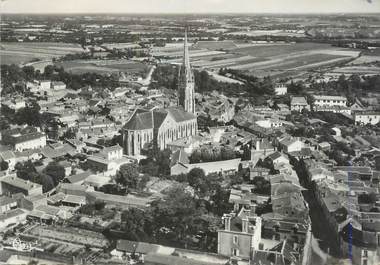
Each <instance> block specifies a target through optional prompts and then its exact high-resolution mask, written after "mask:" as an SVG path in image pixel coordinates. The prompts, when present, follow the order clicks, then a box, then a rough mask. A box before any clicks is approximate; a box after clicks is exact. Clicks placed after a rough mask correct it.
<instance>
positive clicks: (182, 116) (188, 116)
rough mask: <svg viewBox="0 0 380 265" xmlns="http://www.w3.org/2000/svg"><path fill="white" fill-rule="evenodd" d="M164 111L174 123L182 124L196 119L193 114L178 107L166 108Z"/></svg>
mask: <svg viewBox="0 0 380 265" xmlns="http://www.w3.org/2000/svg"><path fill="white" fill-rule="evenodd" d="M165 111H167V113H169V114H170V115H171V116H172V117H173V119H174V120H175V121H176V122H182V121H187V120H192V119H195V118H196V116H195V115H194V114H192V113H190V112H186V111H184V110H183V109H182V108H178V107H172V108H167V109H165Z"/></svg>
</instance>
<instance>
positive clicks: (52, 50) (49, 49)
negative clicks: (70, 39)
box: [0, 42, 83, 64]
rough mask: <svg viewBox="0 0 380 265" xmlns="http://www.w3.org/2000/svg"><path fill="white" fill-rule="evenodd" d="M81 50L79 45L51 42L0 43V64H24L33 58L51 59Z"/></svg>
mask: <svg viewBox="0 0 380 265" xmlns="http://www.w3.org/2000/svg"><path fill="white" fill-rule="evenodd" d="M79 52H83V49H82V47H81V46H80V45H77V44H69V43H53V42H39V43H37V42H15V43H13V42H12V43H2V44H1V45H0V63H1V64H24V63H28V62H31V61H34V60H51V59H52V58H54V57H55V58H58V57H61V56H64V55H66V54H69V53H79Z"/></svg>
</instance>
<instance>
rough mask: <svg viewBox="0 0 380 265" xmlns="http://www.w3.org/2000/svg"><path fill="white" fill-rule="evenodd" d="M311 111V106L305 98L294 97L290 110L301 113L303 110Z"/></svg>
mask: <svg viewBox="0 0 380 265" xmlns="http://www.w3.org/2000/svg"><path fill="white" fill-rule="evenodd" d="M304 109H305V110H310V106H309V104H308V103H307V101H306V99H305V98H304V97H292V99H291V101H290V110H291V111H297V112H301V111H302V110H304Z"/></svg>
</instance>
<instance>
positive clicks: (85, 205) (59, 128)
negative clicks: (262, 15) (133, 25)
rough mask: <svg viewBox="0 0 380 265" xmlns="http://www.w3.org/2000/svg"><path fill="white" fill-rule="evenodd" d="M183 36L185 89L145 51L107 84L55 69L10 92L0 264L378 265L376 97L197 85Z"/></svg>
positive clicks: (379, 114)
mask: <svg viewBox="0 0 380 265" xmlns="http://www.w3.org/2000/svg"><path fill="white" fill-rule="evenodd" d="M183 41H184V44H183V46H181V53H180V56H179V59H178V58H177V59H176V60H177V61H175V62H170V61H169V62H168V61H165V64H167V63H169V64H170V63H173V65H176V66H178V69H179V70H178V75H176V83H175V89H169V87H163V86H157V85H154V83H155V82H157V80H155V73H157V72H156V71H158V69H159V68H160V67H161V65H160V63H159V62H158V61H156V62H154V63H152V61H151V60H150V61H149V63H148V70H147V73H146V74H145V75H143V74H141V75H139V74H136V73H134V74H131V75H125V74H123V73H120V75H118V76H117V78H116V79H115V80H113V81H112V84H113V85H112V86H110V87H107V88H106V87H103V88H102V89H99V87H98V86H94V85H85V86H83V87H81V88H79V89H73V87H70V84H69V83H67V82H66V83H65V82H64V81H62V80H57V78H56V76H57V75H59V73H57V71H58V70H57V69H54V70H53V73H52V75H51V76H52V78H51V79H46V78H45V77H46V76H43V75H41V77H42V78H40V79H38V78H36V79H35V78H32V80H28V81H26V80H23V81H19V82H14V83H12V87H14V89H15V91H16V92H15V93H3V94H2V96H1V115H2V116H1V120H2V121H1V124H0V125H1V134H0V135H1V138H0V140H1V142H0V143H1V144H0V169H1V171H0V195H1V197H0V238H1V244H0V245H1V250H0V262H1V264H20V263H25V264H32V263H31V261H33V260H35V261H36V262H40V263H36V264H148V265H150V264H152V265H155V264H159V265H164V264H173V265H174V264H194V265H198V264H199V265H201V264H202V265H216V264H231V265H232V264H239V265H240V264H242V265H243V264H246V265H269V264H270V265H272V264H273V265H284V264H287V265H308V264H310V265H312V264H318V263H317V261H318V260H323V262H328V261H329V259H332V257H337V258H338V257H339V258H340V259H342V260H344V261H346V262H347V263H344V264H360V265H377V264H380V190H379V189H380V136H379V133H380V127H379V124H380V108H379V106H380V105H379V102H378V98H379V94H376V93H375V92H371V93H373V94H370V93H369V94H367V95H363V96H362V97H359V96H354V97H353V98H348V97H347V96H346V95H343V94H342V93H331V90H327V89H325V90H319V91H317V90H315V89H314V90H313V87H314V86H317V85H316V83H317V84H318V83H323V82H324V81H321V80H320V79H321V78H323V77H320V76H319V77H317V76H312V77H311V79H312V80H308V81H304V80H303V84H304V86H305V87H308V88H310V90H308V91H307V93H304V92H300V93H297V91H296V88H295V87H296V84H295V83H294V82H293V80H292V81H284V80H281V81H280V80H276V79H273V80H270V86H271V87H270V88H269V89H268V91H269V90H270V91H271V93H272V94H271V95H269V96H268V95H266V94H265V93H266V92H263V93H264V94H265V95H264V94H263V95H264V96H259V95H257V97H256V100H257V101H256V103H255V104H254V103H253V102H252V101H251V100H249V99H248V98H246V97H244V96H239V95H237V92H236V93H235V95H231V93H230V94H228V93H227V92H225V91H222V90H221V89H217V88H215V89H213V90H209V91H199V90H198V87H197V77H199V76H200V74H199V73H195V71H194V67H193V65H192V56H191V53H190V52H189V47H190V46H191V45H190V44H188V43H187V41H188V39H187V32H186V33H185V37H184V38H183ZM215 42H218V41H215ZM219 43H220V42H219ZM222 43H223V42H222ZM181 45H182V44H181ZM197 45H202V42H199V43H198V44H197ZM178 60H179V61H178ZM46 69H47V68H44V70H45V71H46ZM48 69H49V68H48ZM176 69H177V68H175V70H174V71H176ZM44 70H43V69H41V73H42V72H43V71H44ZM9 71H11V69H10V70H9ZM175 73H176V74H177V72H175ZM215 76H216V77H215ZM207 78H209V79H213V80H214V81H213V82H215V78H218V82H220V84H222V83H229V84H230V83H231V82H232V83H233V84H234V86H236V87H238V86H240V85H241V86H242V84H244V82H248V81H247V80H245V79H244V78H242V77H241V76H240V77H239V76H238V75H237V74H236V73H235V72H234V71H225V72H223V71H222V73H216V72H215V71H214V72H209V74H208V75H207ZM68 79H69V78H68ZM68 79H67V80H68ZM207 80H208V79H207ZM97 81H99V80H95V81H94V82H97ZM325 81H326V83H328V82H339V77H338V78H335V79H334V80H330V79H329V80H325ZM268 82H269V81H268ZM342 82H343V81H342ZM358 82H359V83H360V82H361V83H363V82H366V81H365V80H364V78H361V79H360V78H359V81H358ZM3 83H4V82H2V85H3ZM212 84H214V83H212ZM216 84H218V83H216ZM260 84H261V83H260ZM262 84H264V81H263V83H262ZM171 85H172V84H169V85H168V86H171ZM221 86H222V85H221ZM255 95H256V94H255ZM257 102H259V103H257ZM317 238H318V240H317ZM326 253H327V254H328V255H326ZM349 260H351V261H349ZM28 262H29V263H28ZM349 262H352V263H349ZM331 264H334V263H331Z"/></svg>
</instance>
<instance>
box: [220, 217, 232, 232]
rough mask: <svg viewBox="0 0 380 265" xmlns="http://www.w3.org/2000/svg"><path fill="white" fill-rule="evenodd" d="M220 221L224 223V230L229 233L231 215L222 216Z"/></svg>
mask: <svg viewBox="0 0 380 265" xmlns="http://www.w3.org/2000/svg"><path fill="white" fill-rule="evenodd" d="M222 220H223V222H224V230H226V231H230V230H231V215H230V214H224V215H223V217H222Z"/></svg>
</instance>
